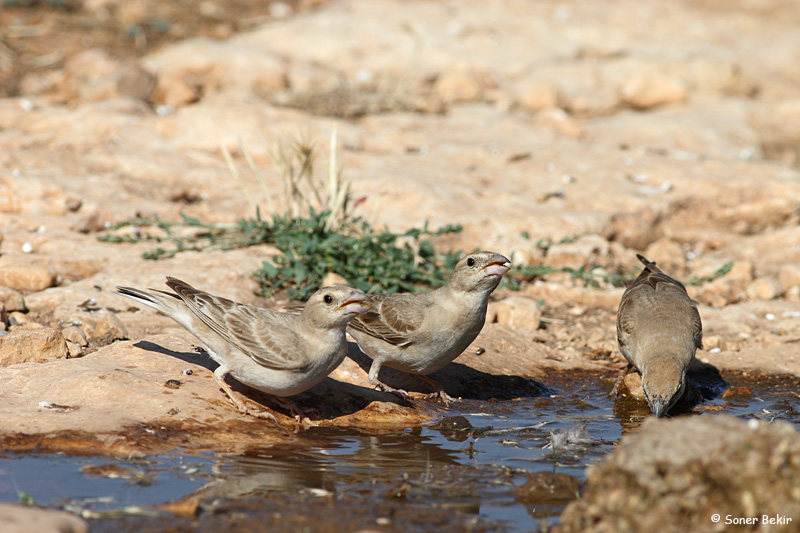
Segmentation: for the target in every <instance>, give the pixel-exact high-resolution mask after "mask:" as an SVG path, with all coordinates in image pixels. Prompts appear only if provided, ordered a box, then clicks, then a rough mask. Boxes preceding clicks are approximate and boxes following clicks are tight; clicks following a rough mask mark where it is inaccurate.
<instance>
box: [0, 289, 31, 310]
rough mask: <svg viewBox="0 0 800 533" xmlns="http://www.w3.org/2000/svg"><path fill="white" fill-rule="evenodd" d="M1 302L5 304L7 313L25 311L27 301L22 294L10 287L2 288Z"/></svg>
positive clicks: (0, 293)
mask: <svg viewBox="0 0 800 533" xmlns="http://www.w3.org/2000/svg"><path fill="white" fill-rule="evenodd" d="M0 302H3V305H4V306H5V309H6V311H8V312H9V313H11V312H13V311H25V300H24V299H23V297H22V294H20V293H19V292H17V291H15V290H14V289H11V288H9V287H3V286H0Z"/></svg>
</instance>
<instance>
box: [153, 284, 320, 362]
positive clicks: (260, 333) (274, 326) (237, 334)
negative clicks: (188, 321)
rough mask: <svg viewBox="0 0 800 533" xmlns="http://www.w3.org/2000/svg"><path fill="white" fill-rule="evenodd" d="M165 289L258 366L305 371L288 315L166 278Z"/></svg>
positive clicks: (304, 357)
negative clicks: (171, 292) (245, 303)
mask: <svg viewBox="0 0 800 533" xmlns="http://www.w3.org/2000/svg"><path fill="white" fill-rule="evenodd" d="M167 285H168V286H169V287H170V288H171V289H172V290H174V291H175V292H176V293H177V294H178V296H180V297H181V299H182V300H183V301H184V302H185V303H186V306H187V307H188V308H189V309H190V310H191V311H192V313H194V314H195V316H197V317H198V318H199V319H200V320H202V321H203V323H204V324H205V325H206V326H208V327H209V328H211V329H212V330H213V331H214V332H215V333H216V334H217V335H219V336H220V337H222V338H223V339H225V341H226V342H228V343H230V344H231V345H232V346H233V347H235V348H236V349H238V350H239V351H241V352H242V353H244V354H245V355H247V356H248V357H250V358H251V359H253V361H255V362H256V363H258V364H260V365H261V366H264V367H267V368H273V369H282V370H301V369H303V368H304V367H305V365H306V363H307V359H306V354H304V353H301V351H300V350H299V349H297V335H296V334H295V333H294V329H293V328H292V321H293V318H292V316H291V315H288V314H282V313H277V312H273V311H269V310H268V309H261V308H259V307H253V306H249V305H243V304H239V303H236V302H234V301H232V300H228V299H227V298H222V297H219V296H214V295H212V294H208V293H206V292H203V291H199V290H197V289H195V288H194V287H192V286H191V285H189V284H187V283H184V282H182V281H180V280H177V279H175V278H168V281H167ZM296 319H297V317H295V318H294V320H296Z"/></svg>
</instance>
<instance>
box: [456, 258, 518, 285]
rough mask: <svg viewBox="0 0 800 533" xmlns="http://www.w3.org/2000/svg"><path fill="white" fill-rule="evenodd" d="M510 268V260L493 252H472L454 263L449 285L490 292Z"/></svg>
mask: <svg viewBox="0 0 800 533" xmlns="http://www.w3.org/2000/svg"><path fill="white" fill-rule="evenodd" d="M510 268H511V261H509V260H508V258H507V257H506V256H504V255H500V254H497V253H494V252H474V253H471V254H469V255H465V256H464V257H462V258H461V259H459V261H458V263H456V267H455V269H454V270H453V275H452V277H451V278H450V286H451V287H453V288H454V289H456V290H460V291H464V292H492V291H493V290H495V289H496V288H497V286H498V285H499V284H500V280H501V279H503V276H504V275H505V274H506V272H508V271H509V269H510Z"/></svg>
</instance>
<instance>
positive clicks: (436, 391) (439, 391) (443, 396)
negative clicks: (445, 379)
mask: <svg viewBox="0 0 800 533" xmlns="http://www.w3.org/2000/svg"><path fill="white" fill-rule="evenodd" d="M417 379H419V380H420V381H421V382H423V383H425V384H426V385H427V386H429V387H430V388H432V389H433V392H432V393H430V394H428V395H427V396H425V399H426V400H435V399H437V398H438V399H440V400H442V403H444V405H445V407H449V406H450V404H451V403H453V402H458V401H460V400H461V399H460V398H454V397H452V396H450V395H449V394H447V393H446V392H445V391H444V389H443V388H442V386H441V385H439V384H438V383H436V382H435V381H433V380H432V379H431V378H429V377H428V376H423V375H421V374H419V375H417Z"/></svg>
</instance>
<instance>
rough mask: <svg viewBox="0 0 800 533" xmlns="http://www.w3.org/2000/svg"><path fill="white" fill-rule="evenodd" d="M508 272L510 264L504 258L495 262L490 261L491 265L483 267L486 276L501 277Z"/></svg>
mask: <svg viewBox="0 0 800 533" xmlns="http://www.w3.org/2000/svg"><path fill="white" fill-rule="evenodd" d="M509 270H511V262H510V261H509V260H508V259H506V258H505V257H504V258H503V259H499V260H497V261H492V262H491V263H489V264H488V265H486V266H485V267H483V271H484V272H486V275H487V276H500V277H503V276H505V275H506V272H508V271H509Z"/></svg>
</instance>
